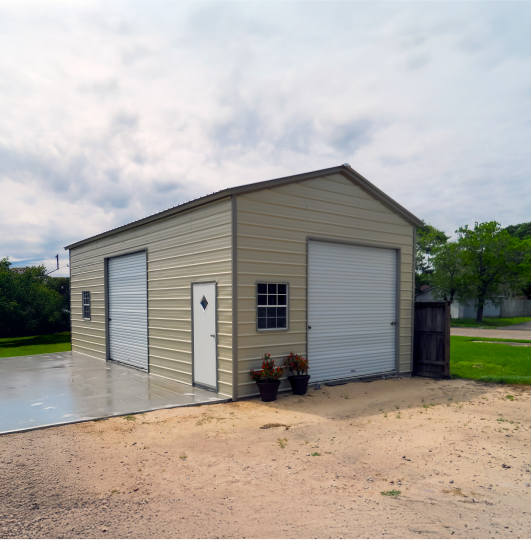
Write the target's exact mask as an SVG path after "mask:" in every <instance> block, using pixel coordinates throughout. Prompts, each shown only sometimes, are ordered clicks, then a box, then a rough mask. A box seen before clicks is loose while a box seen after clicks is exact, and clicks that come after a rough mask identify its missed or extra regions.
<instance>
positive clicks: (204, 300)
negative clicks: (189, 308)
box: [199, 295, 208, 311]
mask: <svg viewBox="0 0 531 540" xmlns="http://www.w3.org/2000/svg"><path fill="white" fill-rule="evenodd" d="M199 304H200V306H201V307H202V308H203V311H206V308H207V306H208V300H207V299H206V298H205V295H203V298H201V302H199Z"/></svg>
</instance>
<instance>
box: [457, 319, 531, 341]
mask: <svg viewBox="0 0 531 540" xmlns="http://www.w3.org/2000/svg"><path fill="white" fill-rule="evenodd" d="M450 334H451V335H452V336H470V337H486V338H499V339H529V340H531V322H525V323H520V324H513V325H511V326H503V327H501V328H496V329H490V328H452V329H451V330H450Z"/></svg>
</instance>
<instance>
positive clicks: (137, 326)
mask: <svg viewBox="0 0 531 540" xmlns="http://www.w3.org/2000/svg"><path fill="white" fill-rule="evenodd" d="M146 273H147V262H146V253H145V251H141V252H139V253H133V254H131V255H123V256H122V257H113V258H112V259H109V261H108V265H107V280H108V285H109V296H108V301H109V357H110V359H111V360H116V361H118V362H122V363H124V364H129V365H130V366H134V367H137V368H140V369H146V370H147V369H148V315H147V276H146Z"/></svg>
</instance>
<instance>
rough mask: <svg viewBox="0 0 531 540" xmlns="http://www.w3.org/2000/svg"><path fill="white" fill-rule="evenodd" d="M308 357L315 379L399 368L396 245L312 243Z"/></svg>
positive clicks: (367, 373) (360, 374)
mask: <svg viewBox="0 0 531 540" xmlns="http://www.w3.org/2000/svg"><path fill="white" fill-rule="evenodd" d="M308 249H309V253H308V264H309V267H308V326H310V327H311V328H310V329H308V357H309V360H310V368H311V369H310V373H311V375H312V378H313V379H314V380H330V379H339V378H348V377H353V376H355V377H357V376H363V375H372V374H376V373H386V372H390V371H394V370H395V369H396V326H394V325H392V324H391V323H392V322H394V321H396V251H395V250H392V249H379V248H370V247H365V246H351V245H346V244H335V243H328V242H309V245H308Z"/></svg>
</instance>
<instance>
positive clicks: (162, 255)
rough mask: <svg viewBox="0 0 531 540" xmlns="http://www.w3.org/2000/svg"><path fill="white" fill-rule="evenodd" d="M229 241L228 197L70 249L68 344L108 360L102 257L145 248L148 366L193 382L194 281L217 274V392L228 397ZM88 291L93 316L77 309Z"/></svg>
mask: <svg viewBox="0 0 531 540" xmlns="http://www.w3.org/2000/svg"><path fill="white" fill-rule="evenodd" d="M231 245H232V244H231V202H230V199H229V198H227V199H223V200H221V201H217V202H214V203H210V204H206V205H204V206H202V207H199V208H196V209H194V210H190V211H187V212H183V213H181V214H177V215H176V216H173V217H170V218H166V219H163V220H161V221H157V222H154V223H151V224H148V225H144V226H140V227H138V228H136V229H132V230H128V231H124V232H122V233H118V234H116V235H115V236H112V237H108V238H103V239H101V240H96V241H94V242H91V243H89V244H85V245H83V246H80V247H78V248H73V249H72V250H71V278H72V283H71V286H72V349H73V350H75V351H78V352H82V353H85V354H88V355H91V356H96V357H98V358H102V359H105V290H104V259H105V258H106V257H112V256H115V255H120V254H122V253H127V252H133V251H135V250H137V249H138V250H140V249H147V254H148V275H147V279H148V324H149V330H148V331H149V366H150V372H151V373H153V374H156V375H160V376H163V377H167V378H170V379H174V380H177V381H180V382H184V383H187V384H191V382H192V350H191V300H190V294H191V284H192V282H196V281H217V283H218V333H217V336H218V381H219V392H220V393H221V394H223V395H227V396H232V274H231V269H232V259H231ZM85 290H86V291H90V292H91V298H92V320H90V321H84V320H83V318H82V313H81V291H85Z"/></svg>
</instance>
